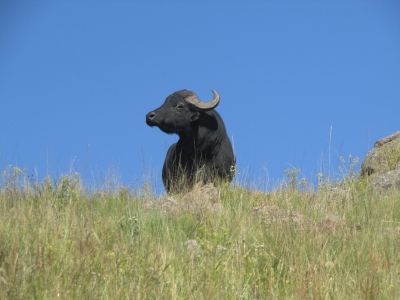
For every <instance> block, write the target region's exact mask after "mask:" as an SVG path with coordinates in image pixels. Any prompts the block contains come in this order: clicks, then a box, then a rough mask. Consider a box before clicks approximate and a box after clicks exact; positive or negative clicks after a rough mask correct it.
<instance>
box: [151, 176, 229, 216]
mask: <svg viewBox="0 0 400 300" xmlns="http://www.w3.org/2000/svg"><path fill="white" fill-rule="evenodd" d="M218 199H219V192H218V189H217V188H216V187H214V184H213V183H208V184H206V185H201V184H196V185H195V187H194V189H193V190H192V191H190V192H189V193H187V194H186V195H184V196H183V197H182V198H181V199H179V200H176V199H174V198H173V197H166V198H161V199H159V200H158V201H151V202H150V203H145V207H146V208H153V209H158V210H161V211H162V212H164V213H179V212H190V213H201V212H211V213H217V214H219V213H222V212H223V211H224V207H223V206H222V204H220V203H218Z"/></svg>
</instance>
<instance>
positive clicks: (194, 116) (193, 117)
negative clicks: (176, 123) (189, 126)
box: [190, 111, 200, 122]
mask: <svg viewBox="0 0 400 300" xmlns="http://www.w3.org/2000/svg"><path fill="white" fill-rule="evenodd" d="M199 118H200V113H199V112H198V111H196V112H193V114H192V115H191V116H190V122H194V121H197V120H198V119H199Z"/></svg>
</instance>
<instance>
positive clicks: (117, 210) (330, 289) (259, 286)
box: [0, 168, 400, 299]
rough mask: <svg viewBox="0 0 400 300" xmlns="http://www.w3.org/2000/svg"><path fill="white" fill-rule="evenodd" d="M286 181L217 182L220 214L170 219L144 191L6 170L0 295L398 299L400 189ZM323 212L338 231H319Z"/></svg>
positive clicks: (0, 214) (354, 182) (351, 181)
mask: <svg viewBox="0 0 400 300" xmlns="http://www.w3.org/2000/svg"><path fill="white" fill-rule="evenodd" d="M285 174H286V173H285ZM287 174H289V175H290V176H292V177H290V176H289V177H290V178H291V180H292V181H290V179H289V180H288V181H287V183H288V184H287V186H286V187H281V188H280V189H277V190H276V191H274V192H269V193H262V192H257V191H250V190H246V189H244V188H242V187H240V186H236V187H226V186H225V187H224V186H221V187H219V188H218V191H219V197H218V203H219V204H221V207H222V208H223V209H222V210H219V211H212V210H210V211H205V210H201V211H196V210H193V211H190V210H185V211H182V212H179V211H178V212H175V213H167V212H165V211H162V210H159V209H156V208H154V207H152V206H148V205H145V204H146V203H149V202H152V201H162V200H163V199H164V198H163V197H164V196H162V197H161V198H157V197H156V196H154V193H152V191H151V190H149V188H148V186H146V185H145V186H143V187H142V188H139V189H136V190H131V189H128V188H124V187H120V188H116V189H113V190H107V189H103V190H102V189H99V190H97V191H87V190H85V187H84V186H83V185H82V183H81V181H80V178H79V176H78V175H77V174H71V175H68V176H61V177H60V178H59V179H57V180H56V181H54V180H52V179H50V178H47V179H45V180H44V181H43V182H35V181H34V180H32V179H30V178H28V177H26V176H25V175H24V174H23V172H22V171H21V170H19V169H17V168H15V169H9V170H6V171H5V173H4V174H3V176H4V183H3V186H2V188H1V189H0V220H1V226H0V299H400V251H398V248H399V242H400V229H399V228H400V201H399V200H400V192H399V191H390V192H388V193H385V194H378V193H375V192H373V191H371V190H370V189H369V188H368V184H367V183H365V182H364V183H363V182H361V183H360V181H359V180H358V179H355V178H348V179H347V182H346V183H345V182H344V181H343V182H342V183H343V184H337V183H336V184H335V185H334V186H333V185H331V184H330V183H329V182H321V185H320V187H319V189H317V190H308V189H307V188H305V187H300V186H299V185H296V183H295V181H293V174H297V173H296V172H292V173H291V172H287ZM344 183H345V184H344ZM165 197H166V196H165ZM175 198H176V201H182V200H179V197H178V196H175ZM266 206H277V207H279V208H281V209H283V210H285V211H289V212H291V211H296V212H299V213H302V214H304V215H305V216H306V217H308V218H310V219H311V220H312V224H311V225H309V226H305V225H304V224H300V223H296V222H280V221H279V220H272V219H271V218H269V217H268V215H266V214H260V213H257V210H255V208H260V207H266ZM328 215H330V216H339V217H340V218H341V219H342V220H343V221H344V222H345V225H344V226H342V227H341V228H339V229H338V230H335V231H330V230H324V229H323V228H322V227H323V226H322V225H321V223H319V221H320V220H321V219H322V218H323V217H325V216H328Z"/></svg>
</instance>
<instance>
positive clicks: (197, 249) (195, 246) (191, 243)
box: [183, 240, 202, 255]
mask: <svg viewBox="0 0 400 300" xmlns="http://www.w3.org/2000/svg"><path fill="white" fill-rule="evenodd" d="M183 246H184V247H185V248H186V249H187V250H188V252H189V253H190V254H192V255H200V254H201V253H202V251H201V246H200V245H199V243H198V242H197V241H196V240H186V241H185V242H184V243H183Z"/></svg>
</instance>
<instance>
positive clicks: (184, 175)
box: [146, 90, 235, 192]
mask: <svg viewBox="0 0 400 300" xmlns="http://www.w3.org/2000/svg"><path fill="white" fill-rule="evenodd" d="M212 92H213V94H214V98H213V100H212V101H211V102H208V103H206V102H202V101H200V100H199V99H198V98H197V96H196V94H195V93H193V92H192V91H188V90H181V91H177V92H175V93H173V94H172V95H170V96H168V97H167V99H166V100H165V102H164V104H163V105H162V106H161V107H159V108H157V109H156V110H153V111H151V112H149V113H148V114H147V115H146V123H147V125H149V126H151V127H153V126H157V127H158V128H160V129H161V130H162V131H163V132H165V133H168V134H172V133H176V134H177V135H178V136H179V140H178V142H177V143H175V144H173V145H172V146H171V147H170V148H169V150H168V153H167V156H166V158H165V162H164V166H163V171H162V179H163V183H164V186H165V189H166V190H167V191H168V192H181V191H185V190H188V189H190V188H192V187H193V185H194V184H195V183H197V182H200V181H202V182H204V183H207V182H215V181H221V180H222V181H226V182H230V181H232V177H233V175H234V170H235V155H234V153H233V148H232V144H231V142H230V140H229V137H228V135H227V133H226V129H225V125H224V122H223V121H222V118H221V116H220V115H219V114H218V113H217V112H216V111H215V110H214V108H215V107H216V106H217V105H218V104H219V100H220V97H219V95H218V93H217V92H216V91H214V90H213V91H212Z"/></svg>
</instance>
